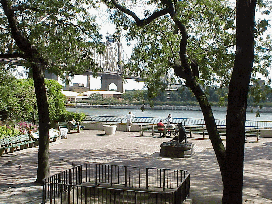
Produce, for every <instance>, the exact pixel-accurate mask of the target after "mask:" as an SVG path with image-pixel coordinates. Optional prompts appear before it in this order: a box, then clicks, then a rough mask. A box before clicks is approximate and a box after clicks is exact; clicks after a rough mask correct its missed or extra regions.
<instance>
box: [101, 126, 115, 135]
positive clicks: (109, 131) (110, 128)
mask: <svg viewBox="0 0 272 204" xmlns="http://www.w3.org/2000/svg"><path fill="white" fill-rule="evenodd" d="M116 127H117V126H116V125H103V128H104V130H105V134H106V135H114V134H115V132H116Z"/></svg>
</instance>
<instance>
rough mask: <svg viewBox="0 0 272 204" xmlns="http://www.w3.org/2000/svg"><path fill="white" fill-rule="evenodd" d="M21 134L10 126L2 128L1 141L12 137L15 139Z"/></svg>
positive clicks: (0, 128) (0, 131)
mask: <svg viewBox="0 0 272 204" xmlns="http://www.w3.org/2000/svg"><path fill="white" fill-rule="evenodd" d="M19 134H20V131H19V130H18V129H16V128H14V127H10V126H8V125H4V126H0V139H3V138H4V137H7V136H10V137H14V136H17V135H19Z"/></svg>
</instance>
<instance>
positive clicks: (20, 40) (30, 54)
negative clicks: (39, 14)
mask: <svg viewBox="0 0 272 204" xmlns="http://www.w3.org/2000/svg"><path fill="white" fill-rule="evenodd" d="M1 4H2V7H3V10H4V12H5V14H6V16H7V19H8V23H9V27H10V30H11V35H12V37H13V39H14V40H15V42H16V44H17V46H18V47H19V49H20V50H21V51H23V52H24V53H25V55H24V57H25V58H27V59H30V60H31V61H36V62H37V63H42V64H47V63H46V62H45V60H44V59H43V58H42V57H41V56H40V55H39V53H38V50H37V49H36V48H35V46H33V45H32V44H31V43H30V42H29V40H28V39H27V38H26V36H25V35H24V34H23V33H22V32H21V31H20V30H19V28H18V26H17V25H18V22H17V19H16V17H15V14H14V11H13V10H12V8H11V3H10V2H9V1H7V0H1ZM34 59H35V60H34Z"/></svg>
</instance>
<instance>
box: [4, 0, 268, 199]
mask: <svg viewBox="0 0 272 204" xmlns="http://www.w3.org/2000/svg"><path fill="white" fill-rule="evenodd" d="M235 3H236V4H231V3H230V2H228V1H219V0H216V1H207V0H201V1H193V2H188V1H178V0H161V1H160V0H154V1H153V0H152V1H139V2H138V1H132V2H128V1H117V0H109V1H108V0H101V1H92V0H90V1H80V2H73V1H68V0H67V1H55V0H52V1H43V0H41V1H40V0H38V1H33V2H32V1H10V0H1V7H0V12H1V14H2V15H1V17H0V19H1V22H2V23H1V36H2V37H1V40H0V43H1V50H0V58H1V59H2V60H1V66H0V67H1V69H0V71H1V76H2V77H1V79H0V80H1V84H2V85H3V86H1V97H2V99H1V103H0V105H1V106H0V107H1V109H0V111H1V130H2V132H3V133H6V134H10V135H15V137H14V138H12V139H10V138H9V139H8V140H7V139H6V140H5V142H6V143H7V144H8V145H9V144H12V145H9V146H7V147H3V152H4V153H5V154H3V155H2V157H1V163H2V167H4V168H1V170H2V169H5V167H10V166H11V167H14V165H13V163H14V161H13V160H12V159H13V158H14V159H15V158H16V157H12V156H11V158H10V160H8V161H6V160H3V158H5V156H7V155H8V156H9V155H17V152H18V155H20V154H21V153H20V152H25V151H33V152H35V155H36V159H35V164H34V165H35V167H34V166H32V171H33V172H35V173H36V176H34V175H32V176H31V178H32V179H34V178H35V179H34V180H35V183H36V184H37V187H38V186H39V185H42V186H44V185H45V184H46V183H47V179H48V178H52V179H56V177H51V176H52V175H53V174H52V172H54V170H53V166H54V161H51V155H52V152H51V151H53V149H54V146H55V147H56V146H57V144H58V143H57V142H58V141H63V142H62V143H63V144H64V143H65V142H64V141H69V140H71V139H72V138H73V136H75V138H76V136H79V138H80V134H82V133H83V132H82V133H81V132H80V131H79V133H75V134H72V135H71V137H69V136H70V135H68V137H67V139H66V140H63V139H61V140H58V139H56V138H55V137H54V136H53V137H51V135H52V132H50V130H51V128H55V129H57V128H58V124H59V122H63V121H65V122H67V121H73V120H76V121H83V119H84V117H85V116H84V115H82V114H75V113H72V114H71V113H69V112H68V111H66V109H65V105H64V96H63V95H62V94H61V91H60V90H61V89H62V87H61V86H60V85H59V84H57V83H55V82H54V81H53V80H47V79H45V73H51V74H55V75H57V76H59V77H62V80H63V81H65V82H67V81H69V77H72V76H74V75H76V74H84V73H86V72H87V71H88V72H89V73H92V75H93V76H98V75H99V74H100V73H101V71H102V74H105V73H106V72H111V71H112V70H111V69H112V68H113V67H112V66H109V67H108V69H109V70H106V71H105V70H104V71H105V72H104V71H103V67H101V64H99V63H98V62H97V61H95V56H97V55H99V54H103V52H105V50H106V45H107V43H105V41H103V35H102V34H101V33H100V32H99V30H100V28H99V27H100V26H99V25H98V21H96V19H95V16H98V17H101V14H99V12H100V11H101V10H99V9H100V8H102V5H103V6H105V7H106V8H107V9H105V11H106V12H105V13H103V15H105V16H106V15H108V21H111V22H112V23H113V24H114V25H115V29H114V33H113V34H112V36H113V38H112V39H111V41H117V42H120V38H121V37H122V36H124V37H125V39H126V40H127V43H128V44H131V43H132V42H133V43H132V44H133V45H134V47H133V52H132V54H131V56H130V58H129V60H127V61H122V60H121V56H120V52H117V53H118V56H117V61H116V63H115V64H116V66H117V67H118V68H119V71H120V72H118V74H117V75H116V76H118V80H119V81H122V80H125V79H126V78H127V77H129V76H138V77H139V78H140V79H141V80H144V82H145V87H146V88H147V90H148V93H147V96H148V100H147V101H146V102H147V103H149V104H150V105H151V106H152V105H153V101H152V99H153V98H154V97H156V96H157V95H158V94H159V93H161V92H163V91H166V90H167V89H169V85H170V84H171V83H179V84H180V85H181V86H184V87H187V88H188V89H189V90H190V91H191V92H190V93H191V94H192V95H194V97H195V99H196V101H197V102H198V105H199V107H200V108H201V111H202V113H203V118H204V121H205V123H204V125H205V132H207V138H209V139H208V140H207V141H209V142H210V143H209V144H207V146H209V145H210V147H209V148H208V150H207V151H208V152H209V153H207V152H206V150H204V152H201V153H205V154H206V153H207V154H208V155H213V159H214V160H213V161H214V162H210V161H212V158H210V160H209V159H208V160H205V159H203V162H204V163H205V161H207V163H206V164H203V165H200V164H201V163H198V164H199V165H198V166H197V168H196V167H194V168H193V170H192V172H190V176H189V175H188V176H186V174H185V175H184V174H182V175H183V176H181V175H179V174H178V173H177V172H176V173H175V172H174V173H173V174H174V175H175V177H173V178H177V177H178V178H179V179H181V178H182V179H181V185H180V186H179V185H177V184H175V185H176V186H178V187H177V190H176V191H175V192H173V196H172V198H169V199H170V200H173V202H175V203H177V202H178V203H179V202H181V200H183V195H182V194H180V192H187V189H188V188H187V187H186V186H187V184H186V183H187V182H186V181H187V178H191V177H193V176H195V172H197V170H199V171H200V173H199V174H201V172H202V171H203V175H205V176H206V174H204V172H205V168H206V167H211V168H212V170H214V171H209V174H211V176H212V175H213V174H212V173H213V172H217V174H216V173H215V174H216V175H215V177H216V178H218V180H219V184H218V185H219V186H220V188H219V192H218V191H217V190H215V189H213V188H212V186H209V184H208V183H205V182H204V185H203V186H204V188H203V189H201V185H197V184H196V183H195V185H197V187H198V188H199V190H198V191H194V190H193V186H192V192H198V193H199V192H203V191H204V194H205V195H208V192H211V191H214V192H217V193H218V197H220V199H219V200H221V202H222V203H224V204H225V203H229V204H230V203H231V204H236V203H237V204H240V203H243V202H249V201H250V200H251V198H250V197H247V192H246V191H247V190H248V188H247V185H248V183H247V182H250V185H251V183H253V184H252V185H251V186H254V185H255V182H257V183H256V185H257V186H256V188H257V189H258V188H262V187H264V188H265V190H263V191H262V193H261V194H262V195H263V197H262V198H260V199H261V200H262V199H266V198H267V194H266V190H267V189H268V190H269V188H267V186H269V184H268V183H267V182H268V181H269V178H268V176H267V175H262V174H261V172H257V173H256V174H257V175H258V178H255V177H253V178H252V180H247V179H248V178H249V179H250V176H249V175H252V171H250V172H248V168H249V166H247V165H250V164H251V162H252V160H253V161H260V164H259V163H254V164H252V166H251V169H250V170H253V171H254V168H253V167H255V168H257V167H258V166H260V165H265V164H267V163H269V161H270V157H269V153H268V156H267V157H266V156H263V154H262V153H260V154H258V151H257V152H254V151H253V152H252V154H250V155H248V152H247V150H249V153H250V151H251V148H252V150H258V148H259V146H258V145H260V148H261V149H262V148H263V149H264V150H266V148H267V147H269V145H270V144H271V143H269V142H268V141H266V139H264V140H263V142H262V138H259V137H258V136H257V140H256V142H254V143H252V144H251V143H250V145H252V146H250V148H249V149H247V148H248V146H247V139H248V137H247V132H246V131H247V129H246V122H247V118H246V110H247V107H248V97H249V95H252V96H253V98H254V103H255V104H256V105H258V103H260V102H261V101H263V100H266V96H267V93H268V92H269V89H260V87H269V86H270V81H271V80H270V76H269V70H270V69H271V39H270V34H269V26H270V25H269V20H268V19H269V18H270V17H271V16H270V7H271V2H269V1H251V0H241V1H240V0H239V1H238V0H237V1H236V2H235ZM92 9H93V10H92ZM93 11H98V12H93ZM101 19H102V18H101ZM101 19H100V20H101ZM102 27H103V23H102ZM134 42H136V43H135V44H134ZM117 47H118V46H117ZM119 48H120V47H118V49H119ZM108 62H109V61H108ZM18 66H23V67H25V68H26V69H27V71H28V78H29V80H17V79H15V78H14V76H12V74H11V71H12V70H13V71H14V70H16V69H17V68H18ZM103 66H104V65H103ZM115 74H116V73H115ZM112 75H114V74H113V71H112ZM260 77H262V79H261V78H260ZM107 80H109V81H110V80H112V78H111V77H110V78H108V79H107ZM109 83H111V82H109ZM105 84H107V83H105ZM253 84H254V86H253ZM107 85H108V84H107ZM209 86H216V89H217V91H218V92H220V91H222V88H226V89H227V93H226V94H225V95H224V96H223V97H220V101H221V102H222V104H225V105H226V107H227V111H226V120H225V121H226V124H225V125H226V127H225V130H226V132H225V135H224V138H223V137H222V135H220V131H219V127H218V125H217V123H216V120H215V117H214V114H213V109H212V104H211V102H210V100H209V94H208V93H207V92H206V91H205V89H204V88H203V87H209ZM2 87H3V88H2ZM30 87H34V88H30ZM117 87H119V85H117ZM103 89H106V87H104V88H103ZM119 89H120V88H119ZM120 90H121V89H120ZM13 96H15V97H13ZM2 122H3V124H2ZM20 122H21V123H26V124H27V125H25V126H24V125H19V123H20ZM18 126H19V127H21V128H19V131H22V132H21V133H22V134H21V136H20V137H17V136H16V135H17V134H18V133H17V132H16V131H17V130H18ZM34 130H35V131H37V132H35V131H34ZM117 133H118V132H117ZM35 134H36V135H38V137H35ZM100 134H101V133H99V132H94V133H93V134H92V133H90V134H88V135H90V136H94V138H91V140H94V141H95V140H96V139H99V138H107V137H102V136H101V135H100ZM130 134H131V133H130V132H129V133H128V135H130ZM152 134H153V133H152ZM254 134H255V133H254ZM22 135H26V136H24V137H23V136H22ZM112 135H118V134H112ZM141 135H142V134H140V136H141ZM203 135H204V134H203ZM255 135H256V134H255ZM6 136H7V135H4V137H6ZM134 136H135V138H137V139H139V137H136V135H134ZM8 137H9V136H8ZM27 137H28V139H27ZM142 137H143V138H145V136H142ZM54 138H55V139H54ZM85 138H87V137H85ZM192 138H194V137H192ZM130 139H131V138H130ZM150 139H151V140H155V138H153V137H152V138H150ZM161 139H164V138H160V139H158V141H159V142H162V140H161ZM259 139H260V140H259ZM27 140H28V141H29V142H27ZM192 140H193V141H194V142H196V141H197V140H194V139H192ZM30 141H32V142H30ZM203 141H206V138H205V136H203V137H202V140H201V142H203ZM70 142H72V143H73V141H70ZM81 142H82V140H81ZM105 142H106V141H104V142H103V144H104V148H106V144H107V143H105ZM190 142H192V141H190ZM201 142H199V143H201ZM128 143H129V142H128ZM17 144H18V145H17ZM51 144H56V145H51ZM75 144H76V143H75ZM82 144H83V145H84V144H85V143H82ZM137 144H138V143H137V142H135V145H136V147H135V148H136V149H137V148H139V147H138V146H137ZM201 144H202V143H201ZM254 144H257V146H256V147H255V146H254ZM147 145H149V143H147ZM198 145H200V144H198ZM78 146H80V145H77V148H78ZM195 146H197V144H195ZM90 147H91V146H90ZM112 147H113V148H114V147H115V145H114V144H112ZM123 147H125V146H124V145H123ZM123 147H122V145H121V148H120V147H116V148H117V149H118V150H120V151H122V148H123ZM101 148H102V147H101ZM17 149H20V151H15V150H17ZM7 151H9V152H7ZM88 151H91V150H88ZM114 152H117V150H113V152H111V154H110V155H108V157H111V155H115V153H114ZM131 152H133V151H131ZM156 152H157V150H155V151H154V152H153V153H152V155H154V154H155V155H156ZM6 153H7V154H6ZM75 155H78V154H75ZM143 155H145V153H143ZM123 156H124V157H125V156H126V155H125V154H124V155H123ZM206 156H207V155H206ZM250 156H260V158H258V157H257V158H251V159H250V160H247V158H250ZM94 157H95V155H94ZM104 157H105V158H107V156H105V155H104ZM145 157H148V156H147V155H145V156H143V158H145ZM22 158H23V157H22ZM22 158H21V159H22ZM88 158H90V160H91V159H92V157H88ZM156 158H157V159H158V158H159V160H160V159H161V157H156ZM191 158H192V159H193V158H194V156H193V157H191ZM191 158H186V159H187V160H188V161H190V159H191ZM195 158H197V157H195ZM28 159H29V158H27V159H26V163H27V164H28V163H29V164H30V163H31V162H29V160H28ZM62 159H63V160H65V158H62ZM132 159H133V158H132ZM255 159H256V160H255ZM259 159H260V160H259ZM263 159H265V160H264V161H263ZM31 160H32V158H31ZM187 160H186V161H187ZM200 160H202V159H200ZM69 161H70V159H69ZM174 161H177V162H176V163H175V164H174V166H176V167H180V166H179V165H181V164H182V160H174ZM168 162H169V161H168V160H167V159H165V160H164V159H162V163H163V164H164V166H163V167H156V168H158V169H157V172H161V171H162V172H166V170H162V168H166V167H167V165H168ZM154 163H156V162H154ZM211 163H212V164H215V166H214V168H213V166H212V165H211ZM207 164H208V165H207ZM16 165H17V163H16ZM74 165H75V163H74V162H72V166H74ZM76 165H79V164H76ZM169 165H170V164H169ZM23 167H24V164H19V166H18V168H17V169H16V170H17V171H18V172H20V170H22V169H23ZM198 167H199V169H198ZM262 167H263V168H265V167H264V166H262ZM56 168H57V167H56ZM86 168H87V166H86ZM96 168H98V167H97V166H96ZM102 168H110V166H107V167H106V166H105V167H102ZM149 168H151V167H150V166H146V167H145V171H146V172H149ZM188 168H189V167H188ZM267 168H269V165H268V167H267V166H266V169H267ZM72 169H73V168H72ZM72 169H70V170H69V172H72V171H76V172H78V173H79V172H82V171H81V170H82V167H77V166H75V169H74V170H72ZM99 169H100V167H99ZM125 169H126V168H125ZM185 170H188V169H184V168H183V167H181V168H178V172H179V171H184V172H185ZM189 170H190V169H189ZM8 171H9V169H6V171H4V172H5V173H9V172H8ZM27 171H28V170H27ZM150 171H151V170H150ZM29 172H30V171H29ZM109 172H111V173H112V172H114V171H113V170H112V168H111V171H108V175H109ZM124 172H125V173H124V174H125V175H127V173H126V172H127V171H126V170H125V171H124ZM139 172H140V170H139ZM14 173H15V172H14ZM68 174H69V179H68V180H69V182H72V181H71V179H70V175H72V174H71V173H68ZM15 175H16V174H15ZM76 175H77V176H76V182H78V181H81V178H82V176H79V177H78V174H77V173H76ZM79 175H81V174H79ZM96 175H97V174H96ZM102 175H103V174H102ZM139 175H140V173H139ZM148 175H149V174H148V173H146V174H145V177H149V176H148ZM254 175H255V174H254ZM162 177H163V179H162V180H160V181H161V182H162V183H164V184H165V182H166V180H165V174H164V176H162ZM16 178H17V176H15V177H14V179H16ZM19 178H20V177H19ZM27 178H29V177H27ZM63 178H66V177H63V176H62V177H59V178H58V179H60V180H61V181H62V179H63ZM96 178H97V177H96ZM99 178H100V177H99ZM111 178H112V177H111ZM125 178H127V176H125ZM167 178H168V177H167ZM196 178H197V177H196ZM262 178H263V179H262ZM183 179H184V181H185V184H184V185H183ZM176 180H178V179H176ZM7 181H8V180H7ZM145 181H146V188H148V182H149V180H148V179H146V180H145ZM192 181H193V178H192ZM259 181H260V182H259ZM258 182H259V183H258ZM11 183H12V182H11ZM27 183H32V184H33V180H31V182H27V181H25V182H24V184H23V185H28V184H27ZM213 183H216V182H213ZM7 184H8V183H7ZM64 184H66V183H64ZM95 184H97V182H95ZM192 184H194V183H192ZM5 185H6V184H5ZM52 185H53V186H55V184H52ZM70 185H73V183H69V185H68V191H69V192H71V191H70V190H71V186H70ZM125 185H127V179H125ZM140 185H141V179H139V186H140ZM50 186H51V184H50ZM170 186H173V184H171V185H170ZM13 187H16V184H15V186H14V185H11V186H9V187H8V189H9V188H11V189H12V188H13ZM39 187H40V186H39ZM64 187H65V186H64ZM164 187H165V185H163V189H164V190H165V188H164ZM206 188H207V189H208V191H207V192H205V189H206ZM216 189H217V188H216ZM63 190H66V187H65V189H63V188H61V192H62V191H63ZM77 190H78V189H77ZM77 190H76V192H77ZM129 190H131V189H129ZM23 191H25V190H23ZM7 192H8V191H7ZM51 192H52V191H51ZM54 192H55V191H54ZM58 192H59V191H58ZM72 192H74V188H73V191H72ZM86 192H88V190H86V191H85V193H86ZM99 192H100V191H99ZM103 192H104V191H103V190H102V189H101V193H103ZM81 193H83V191H81ZM105 193H106V195H108V193H109V192H108V191H107V192H105ZM138 193H139V192H138ZM142 193H143V194H144V192H142ZM252 193H253V192H252V191H250V193H249V194H252ZM14 194H16V193H14ZM72 194H73V195H74V193H72ZM136 194H137V193H136ZM136 194H135V196H136ZM187 194H188V193H187ZM187 194H186V195H187ZM253 194H254V193H253ZM255 194H256V196H259V192H255ZM44 195H45V193H44ZM115 195H117V194H116V192H115V191H114V196H115ZM137 195H138V194H137ZM160 195H162V194H160ZM139 196H140V197H141V199H140V200H141V202H142V198H143V199H145V196H143V197H142V196H141V195H139ZM69 197H70V193H68V200H69ZM102 197H103V196H102ZM105 197H106V198H107V196H105ZM136 197H137V196H136ZM164 197H165V199H166V197H167V198H168V197H169V196H168V195H167V196H166V195H165V196H164ZM185 197H186V196H185ZM43 198H44V196H43ZM46 198H48V197H47V196H46ZM103 199H104V198H103ZM114 199H115V197H114ZM152 199H153V198H152ZM156 199H157V197H155V200H156ZM18 202H20V201H18ZM152 202H153V201H152ZM156 202H157V201H156ZM156 202H155V203H156ZM165 202H170V201H165ZM261 202H263V201H261ZM265 202H269V200H265ZM207 203H210V201H207Z"/></svg>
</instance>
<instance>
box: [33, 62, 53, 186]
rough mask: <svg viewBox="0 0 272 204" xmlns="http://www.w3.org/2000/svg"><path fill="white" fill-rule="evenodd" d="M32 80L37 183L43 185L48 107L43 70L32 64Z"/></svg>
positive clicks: (48, 124) (47, 159) (45, 165)
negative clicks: (36, 120)
mask: <svg viewBox="0 0 272 204" xmlns="http://www.w3.org/2000/svg"><path fill="white" fill-rule="evenodd" d="M32 68H33V80H34V87H35V94H36V98H37V104H38V113H39V152H38V170H37V180H36V182H37V183H43V179H44V178H46V177H47V176H49V174H50V168H49V128H50V118H49V105H48V101H47V95H46V87H45V83H44V74H43V69H42V68H41V67H40V66H39V65H37V64H33V65H32Z"/></svg>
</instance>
